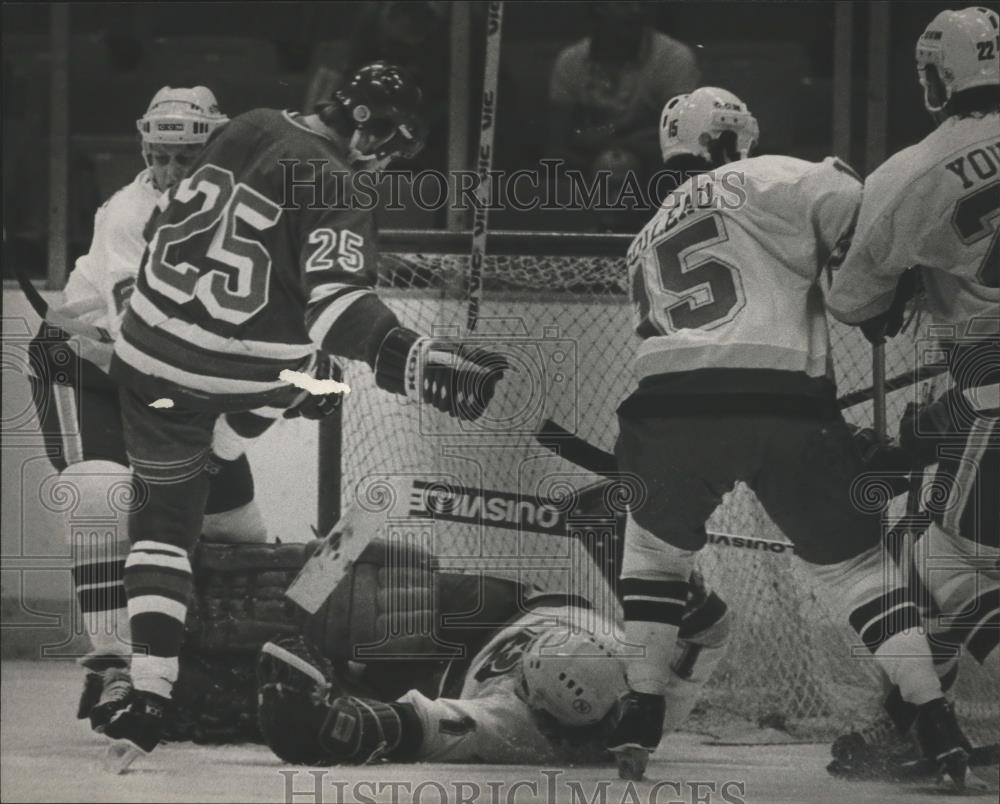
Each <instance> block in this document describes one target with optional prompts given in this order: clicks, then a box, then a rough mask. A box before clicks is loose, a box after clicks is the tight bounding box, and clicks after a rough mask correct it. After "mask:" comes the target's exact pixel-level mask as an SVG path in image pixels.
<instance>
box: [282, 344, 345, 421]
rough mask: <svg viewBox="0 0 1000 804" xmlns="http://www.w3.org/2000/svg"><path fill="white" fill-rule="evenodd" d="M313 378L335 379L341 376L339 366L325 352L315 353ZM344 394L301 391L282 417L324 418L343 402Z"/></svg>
mask: <svg viewBox="0 0 1000 804" xmlns="http://www.w3.org/2000/svg"><path fill="white" fill-rule="evenodd" d="M311 373H312V376H313V379H316V380H337V381H339V380H340V379H341V377H342V372H341V370H340V366H339V365H337V362H336V361H335V360H334V359H333V358H332V357H330V355H328V354H327V353H326V352H317V353H316V363H315V365H314V366H313V370H312V372H311ZM343 401H344V394H342V393H340V392H333V393H329V394H314V393H311V392H309V391H303V392H302V394H301V395H300V396H299V397H298V398H297V399H296V400H295V402H294V403H293V404H292V405H291V406H290V407H289V408H288V410H286V411H285V413H284V418H286V419H295V418H298V417H299V416H301V417H302V418H303V419H313V420H315V419H325V418H326V417H327V416H329V415H330V414H331V413H334V412H335V411H336V410H337V409H338V408H339V407H340V406H341V404H342V403H343Z"/></svg>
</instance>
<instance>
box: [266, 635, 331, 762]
mask: <svg viewBox="0 0 1000 804" xmlns="http://www.w3.org/2000/svg"><path fill="white" fill-rule="evenodd" d="M339 694H340V687H339V684H338V683H337V681H336V679H335V677H334V673H333V668H332V665H331V664H330V662H329V661H328V660H327V659H324V658H323V657H322V656H319V655H318V654H317V653H316V652H315V651H313V650H312V649H311V648H310V647H309V646H308V645H307V644H306V642H305V640H304V639H302V637H286V638H284V639H279V640H277V641H275V642H268V643H266V644H265V645H264V647H263V648H261V652H260V656H259V658H258V660H257V720H258V724H259V726H260V732H261V735H262V736H263V737H264V742H266V743H267V745H268V748H270V749H271V750H272V751H273V752H274V753H275V754H276V755H277V756H278V757H279V758H280V759H282V760H284V761H285V762H290V763H292V764H301V765H324V764H329V763H331V762H333V761H335V759H334V758H333V757H332V756H331V755H330V753H329V751H328V750H327V749H326V748H325V747H324V746H323V744H322V740H321V739H320V734H321V732H322V729H323V728H324V726H325V724H326V722H327V718H328V717H329V715H330V712H331V701H333V700H334V699H335V697H336V696H337V695H339Z"/></svg>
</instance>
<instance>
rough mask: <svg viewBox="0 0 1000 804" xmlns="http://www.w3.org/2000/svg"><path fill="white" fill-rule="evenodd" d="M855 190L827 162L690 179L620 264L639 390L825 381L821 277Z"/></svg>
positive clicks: (767, 162)
mask: <svg viewBox="0 0 1000 804" xmlns="http://www.w3.org/2000/svg"><path fill="white" fill-rule="evenodd" d="M860 201H861V182H860V180H859V179H858V178H857V176H856V175H855V174H854V173H853V171H851V170H850V168H848V167H847V166H846V165H844V164H843V163H842V162H840V161H839V160H837V159H835V158H832V157H831V158H828V159H825V160H824V161H823V162H819V163H813V162H805V161H803V160H801V159H794V158H792V157H786V156H760V157H754V158H752V159H745V160H742V161H739V162H733V163H731V164H728V165H726V166H724V167H722V168H720V169H718V170H715V171H712V172H710V173H707V174H703V175H701V176H696V177H695V178H693V179H692V180H689V181H688V182H686V183H685V184H684V185H682V186H681V187H680V188H678V189H677V190H676V191H675V192H674V193H673V194H672V195H671V196H669V197H668V198H667V199H666V200H665V201H664V203H663V206H662V207H661V208H660V209H659V210H658V211H657V212H656V214H655V215H654V216H653V219H652V220H651V221H650V222H649V223H648V224H646V226H645V227H644V228H643V229H642V231H641V232H640V233H639V235H638V237H636V239H635V240H634V241H633V243H632V245H631V246H630V248H629V252H628V262H629V271H630V279H631V290H632V301H633V304H634V306H635V317H636V321H635V325H636V332H637V334H638V335H639V336H640V337H641V338H643V341H642V343H641V344H640V346H639V349H638V352H637V354H636V357H635V361H634V364H633V366H634V373H635V376H636V379H637V380H642V379H644V378H648V377H654V376H657V375H665V374H673V373H677V372H688V371H692V370H695V369H718V368H721V369H734V368H735V369H769V370H778V371H782V372H796V373H800V374H803V375H806V376H808V377H812V378H816V377H823V376H827V375H829V373H830V371H829V334H828V331H827V322H826V317H825V312H824V304H823V299H822V291H821V289H820V287H819V282H818V279H819V275H820V273H821V270H822V269H823V267H824V266H825V264H826V262H827V260H828V259H829V257H830V255H831V253H832V252H833V249H834V247H835V246H836V244H837V242H838V240H839V239H840V238H841V237H842V236H843V235H844V234H846V232H847V231H848V230H849V228H850V226H851V223H852V222H853V220H854V216H855V214H856V213H857V209H858V205H859V203H860Z"/></svg>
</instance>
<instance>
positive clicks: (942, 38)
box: [917, 7, 1000, 112]
mask: <svg viewBox="0 0 1000 804" xmlns="http://www.w3.org/2000/svg"><path fill="white" fill-rule="evenodd" d="M928 66H933V67H934V68H935V70H936V71H937V74H938V76H939V77H940V79H941V83H942V84H943V85H944V91H945V97H944V100H943V101H942V102H941V103H940V104H935V103H934V102H933V101H932V100H931V98H930V94H929V85H928V80H927V67H928ZM917 75H918V76H919V78H920V83H921V85H922V86H923V88H924V106H926V107H927V111H929V112H939V111H941V109H942V108H944V106H945V104H947V102H948V101H949V100H950V99H951V96H952V95H953V94H954V93H956V92H961V91H962V90H965V89H971V88H972V87H982V86H995V85H998V84H1000V17H998V15H997V13H996V12H995V11H991V10H990V9H988V8H981V7H978V8H976V7H973V8H963V9H962V10H961V11H942V12H941V13H940V14H938V15H937V16H936V17H935V18H934V19H933V20H931V23H930V25H928V26H927V28H926V30H925V31H924V32H923V33H922V34H921V35H920V38H919V39H918V40H917Z"/></svg>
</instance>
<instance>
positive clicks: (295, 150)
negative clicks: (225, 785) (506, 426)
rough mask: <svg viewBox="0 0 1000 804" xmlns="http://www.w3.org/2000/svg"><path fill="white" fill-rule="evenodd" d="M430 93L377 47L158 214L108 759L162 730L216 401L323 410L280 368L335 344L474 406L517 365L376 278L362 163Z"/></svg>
mask: <svg viewBox="0 0 1000 804" xmlns="http://www.w3.org/2000/svg"><path fill="white" fill-rule="evenodd" d="M420 105H421V94H420V90H419V88H418V87H417V86H416V85H415V84H414V82H413V81H412V79H411V78H410V77H409V76H408V75H406V73H404V72H403V71H402V70H401V69H399V68H398V67H395V66H393V65H389V64H385V63H382V62H376V63H374V64H370V65H367V66H366V67H363V68H362V69H361V70H359V71H358V73H357V74H356V75H355V76H354V77H353V78H352V79H351V80H350V81H349V82H348V83H347V84H346V85H345V87H344V88H343V89H342V90H340V91H339V92H338V93H337V94H336V96H335V98H334V100H333V101H332V102H331V103H329V104H327V105H325V106H323V107H320V108H318V109H317V110H316V112H315V113H313V114H309V115H299V114H293V113H289V112H282V111H278V110H272V109H256V110H254V111H251V112H248V113H246V114H244V115H240V116H239V117H236V118H234V119H233V120H231V121H230V122H229V123H227V124H226V125H225V126H223V127H221V128H220V129H218V130H217V131H216V132H215V133H214V135H213V136H212V138H211V140H210V142H209V144H208V146H207V147H206V149H205V150H204V152H203V153H202V154H201V155H200V156H199V158H198V159H197V160H196V162H195V163H194V164H193V165H192V166H191V169H190V171H189V173H188V177H187V178H186V179H184V180H183V181H182V182H181V183H180V184H179V185H178V186H177V187H176V188H174V190H172V191H171V193H170V194H169V195H168V196H165V197H164V199H163V200H162V201H161V203H160V204H159V211H158V213H154V217H153V219H152V220H151V222H150V225H149V227H148V231H147V240H148V243H149V245H148V248H147V252H146V256H145V259H144V262H143V266H142V269H141V271H140V274H139V277H138V280H137V282H136V286H135V290H134V292H133V295H132V297H131V301H130V306H129V309H128V311H127V312H126V314H125V317H124V320H123V322H122V326H121V337H120V338H119V340H118V342H117V343H116V345H115V355H114V358H113V362H112V367H111V371H112V375H113V376H114V377H115V378H116V379H117V380H118V381H119V382H120V383H121V384H122V386H123V391H122V397H121V402H122V418H123V423H124V428H125V437H126V446H127V449H128V454H129V458H130V461H131V465H132V467H133V469H134V472H135V478H136V483H137V484H138V486H139V488H138V489H137V494H139V495H140V498H141V504H139V505H137V506H136V510H135V512H134V513H133V514H132V515H131V516H130V523H129V534H130V537H131V539H132V548H131V551H130V553H129V557H128V560H127V562H126V568H125V578H124V581H125V590H126V594H127V596H128V609H129V619H130V623H131V626H132V638H133V641H134V644H135V648H134V649H133V657H132V677H133V683H134V685H135V690H134V692H133V694H132V695H131V696H130V698H129V699H128V700H127V701H126V702H125V703H124V705H122V706H120V708H118V709H117V710H116V711H115V712H113V713H112V714H111V715H110V720H109V722H108V725H107V728H106V731H105V733H106V734H107V736H108V737H109V738H111V741H112V743H111V747H110V749H109V754H108V763H107V764H108V768H109V769H111V770H115V771H118V772H121V771H123V770H124V769H126V768H127V767H128V765H129V764H131V762H132V761H134V759H135V758H136V757H138V756H140V755H142V754H143V753H148V752H149V751H151V750H152V749H153V748H154V747H155V746H156V744H157V743H158V742H159V738H160V735H161V733H162V726H163V718H164V713H165V709H166V707H167V705H168V703H169V698H170V694H171V689H172V687H173V684H174V682H175V680H176V678H177V655H178V652H179V648H180V643H181V639H182V635H183V628H184V619H185V615H186V611H187V601H188V598H189V596H190V593H191V589H192V578H191V565H190V562H189V559H188V552H189V550H190V549H191V548H192V546H193V544H194V542H195V540H196V539H197V536H198V533H199V530H200V526H201V519H202V516H203V514H202V512H203V510H204V497H205V494H206V490H207V476H206V474H205V472H204V466H205V460H206V457H207V455H208V451H209V447H210V445H211V435H212V429H213V425H214V423H215V421H216V419H217V418H218V417H219V415H220V414H222V413H227V412H232V411H243V410H250V409H254V408H260V407H262V406H274V407H282V408H287V409H288V410H289V412H291V413H293V414H294V413H300V414H302V415H310V416H319V415H322V414H323V413H325V412H327V410H328V408H329V397H328V396H326V397H324V396H319V395H312V394H309V393H306V392H303V391H301V390H300V389H299V388H298V387H296V386H294V385H292V384H290V383H289V382H288V381H287V380H286V378H288V377H289V376H290V375H288V374H284V375H283V372H284V371H286V370H288V371H292V372H302V373H307V374H310V375H312V376H313V377H314V378H318V379H321V380H322V379H330V378H331V370H330V366H331V364H332V361H331V360H329V359H328V358H326V357H324V355H336V356H338V357H341V358H344V359H348V360H362V361H365V362H366V363H368V364H369V366H371V368H372V370H373V372H374V375H375V382H376V384H377V385H378V386H379V387H380V388H383V389H385V390H388V391H390V392H393V393H397V394H400V395H402V396H405V397H407V398H409V399H411V400H414V401H417V402H422V403H425V404H430V405H433V406H434V407H435V408H437V409H438V410H440V411H443V412H445V413H447V414H448V415H451V416H454V417H458V418H460V419H464V420H474V419H477V418H479V417H480V416H482V414H483V413H484V412H485V409H486V406H487V405H488V403H489V401H490V399H491V398H492V396H493V391H494V388H495V386H496V383H497V382H498V381H499V380H500V379H501V377H502V376H503V372H504V370H505V369H506V368H507V363H506V362H505V361H504V360H503V358H502V357H500V356H499V355H496V354H492V353H489V352H486V351H484V350H482V349H476V348H473V347H472V346H470V345H467V344H462V343H456V342H454V341H440V340H434V339H431V338H428V337H422V336H420V335H419V334H418V333H416V332H413V331H412V330H409V329H407V328H405V327H402V326H401V325H400V323H399V320H398V319H397V318H396V315H395V314H394V313H393V312H392V311H391V310H390V309H389V308H388V307H387V306H386V305H385V304H384V303H383V302H382V301H381V300H380V299H379V297H378V296H377V295H376V294H375V292H374V290H373V285H374V281H375V276H376V273H375V271H376V262H377V261H376V250H375V242H374V240H375V233H374V227H373V223H372V213H371V211H370V210H362V209H355V208H352V206H359V205H352V203H351V196H350V192H349V190H350V186H351V182H350V181H349V179H350V176H351V174H352V173H353V172H354V171H358V170H361V169H366V168H368V169H379V168H381V167H384V165H385V164H386V163H387V162H388V160H390V159H392V158H394V157H397V156H403V157H406V156H412V155H413V154H415V153H417V152H418V151H419V150H420V148H421V146H422V144H423V133H422V132H423V125H422V123H421V120H420ZM338 177H341V178H344V179H347V180H344V181H340V182H337V187H338V189H340V188H345V189H346V192H343V193H342V194H341V197H340V198H337V199H332V200H331V199H330V198H328V197H327V193H325V191H324V186H325V183H326V182H327V181H328V180H330V179H336V178H338ZM317 348H318V349H320V350H321V353H320V357H317V356H316V354H317V353H316V349H317ZM291 376H292V377H293V378H294V377H295V375H291ZM162 400H169V402H163V401H162ZM154 403H155V404H154Z"/></svg>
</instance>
